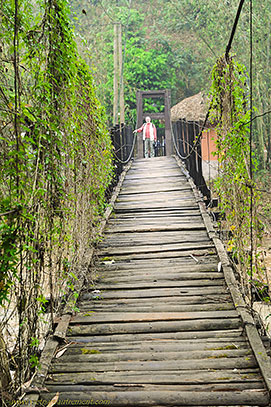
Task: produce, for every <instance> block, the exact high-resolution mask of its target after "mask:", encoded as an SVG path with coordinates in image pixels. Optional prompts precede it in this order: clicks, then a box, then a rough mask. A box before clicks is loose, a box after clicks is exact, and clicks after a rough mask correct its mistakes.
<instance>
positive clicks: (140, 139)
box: [136, 90, 143, 158]
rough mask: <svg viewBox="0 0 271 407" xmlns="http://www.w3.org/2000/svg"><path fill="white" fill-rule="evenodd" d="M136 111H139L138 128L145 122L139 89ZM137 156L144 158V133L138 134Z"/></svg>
mask: <svg viewBox="0 0 271 407" xmlns="http://www.w3.org/2000/svg"><path fill="white" fill-rule="evenodd" d="M136 111H137V120H136V128H137V129H138V128H139V127H140V126H141V125H142V123H143V106H142V92H141V91H139V90H138V91H137V92H136ZM137 158H143V137H142V134H138V135H137Z"/></svg>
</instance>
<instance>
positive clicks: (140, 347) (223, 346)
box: [69, 338, 250, 355]
mask: <svg viewBox="0 0 271 407" xmlns="http://www.w3.org/2000/svg"><path fill="white" fill-rule="evenodd" d="M231 349H234V350H238V349H239V350H240V349H246V350H248V349H249V350H250V347H249V343H248V341H247V340H245V339H244V340H240V338H239V340H236V338H235V339H234V340H233V341H231V342H230V341H229V340H227V341H225V339H224V341H223V340H222V339H220V341H218V339H216V338H214V339H213V340H212V341H206V342H204V341H200V340H192V338H191V340H190V341H187V340H180V341H175V340H173V339H167V340H162V339H161V340H159V339H157V340H155V341H142V342H139V341H127V342H120V343H118V342H110V343H107V342H99V343H98V344H96V345H95V346H93V344H92V343H84V346H82V343H80V342H79V343H78V342H74V343H72V342H71V343H70V345H69V355H70V354H78V355H82V354H84V353H87V352H89V353H91V351H94V352H95V351H96V350H97V351H101V352H102V353H110V352H122V351H123V352H128V351H129V352H130V351H142V352H147V351H148V352H149V351H150V352H164V353H165V352H175V351H182V352H190V351H193V350H209V351H210V350H212V351H215V350H221V351H225V350H226V351H228V350H231Z"/></svg>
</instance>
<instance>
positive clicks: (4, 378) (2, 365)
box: [0, 328, 11, 395]
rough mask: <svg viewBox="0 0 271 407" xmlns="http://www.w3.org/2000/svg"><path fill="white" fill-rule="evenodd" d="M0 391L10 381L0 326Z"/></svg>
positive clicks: (7, 385) (3, 390) (3, 389)
mask: <svg viewBox="0 0 271 407" xmlns="http://www.w3.org/2000/svg"><path fill="white" fill-rule="evenodd" d="M0 372H1V375H0V391H1V395H3V392H6V391H7V389H8V387H9V386H10V383H11V375H10V369H9V360H8V355H7V350H6V344H5V341H4V338H3V334H2V330H1V328H0Z"/></svg>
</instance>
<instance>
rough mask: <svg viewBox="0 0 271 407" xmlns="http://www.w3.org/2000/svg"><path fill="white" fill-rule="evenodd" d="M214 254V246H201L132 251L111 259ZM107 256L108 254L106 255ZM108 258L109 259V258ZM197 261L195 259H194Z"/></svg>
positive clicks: (187, 256) (125, 259) (189, 256)
mask: <svg viewBox="0 0 271 407" xmlns="http://www.w3.org/2000/svg"><path fill="white" fill-rule="evenodd" d="M207 255H209V256H214V255H216V251H215V249H214V248H212V247H209V248H207V249H201V248H197V247H195V248H190V249H183V250H176V251H174V250H172V251H157V252H143V253H140V252H139V253H130V254H127V255H126V254H115V255H113V256H110V257H111V260H115V261H118V260H121V261H131V260H139V259H142V260H147V259H150V260H151V259H156V260H157V259H159V258H163V259H167V258H169V259H172V258H177V259H180V258H181V257H186V258H189V259H193V257H191V256H194V257H195V256H207ZM106 257H107V256H106ZM107 260H108V259H107ZM194 261H195V260H194Z"/></svg>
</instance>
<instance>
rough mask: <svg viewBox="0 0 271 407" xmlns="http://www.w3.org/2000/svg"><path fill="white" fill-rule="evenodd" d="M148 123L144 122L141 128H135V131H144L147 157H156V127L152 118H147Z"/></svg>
mask: <svg viewBox="0 0 271 407" xmlns="http://www.w3.org/2000/svg"><path fill="white" fill-rule="evenodd" d="M145 121H146V123H143V124H142V126H141V127H139V129H136V130H134V133H141V132H143V140H144V155H145V158H149V157H150V158H151V157H154V142H156V140H157V132H156V127H155V125H154V124H153V123H151V118H150V117H149V116H147V117H146V118H145Z"/></svg>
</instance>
